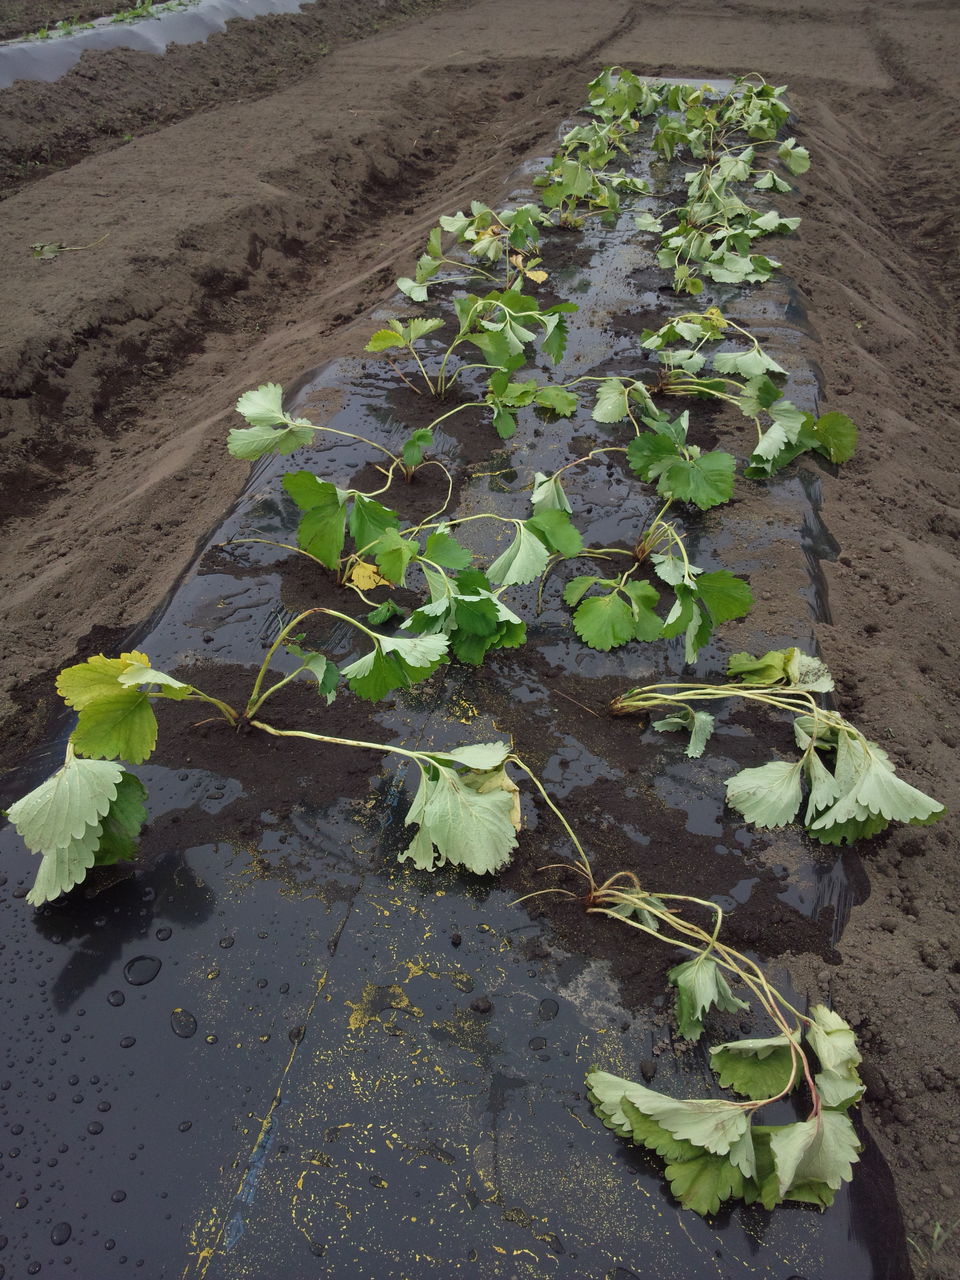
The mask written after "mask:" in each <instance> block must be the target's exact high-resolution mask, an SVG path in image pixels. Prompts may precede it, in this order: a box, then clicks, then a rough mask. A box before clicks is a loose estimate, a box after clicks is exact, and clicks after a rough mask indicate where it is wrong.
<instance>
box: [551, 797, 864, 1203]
mask: <svg viewBox="0 0 960 1280" xmlns="http://www.w3.org/2000/svg"><path fill="white" fill-rule="evenodd" d="M543 798H544V799H545V801H546V803H547V805H548V806H549V808H550V809H551V810H552V811H553V813H554V814H555V816H556V817H557V818H558V819H559V820H560V822H561V824H562V826H563V827H564V829H565V831H566V833H567V836H568V837H569V838H570V840H571V843H572V844H573V847H574V850H575V859H574V863H573V864H572V865H573V867H574V870H575V871H577V873H578V874H579V875H581V876H582V877H583V879H584V880H585V881H586V886H587V888H586V893H585V894H584V895H583V898H582V901H583V902H584V904H585V906H586V909H587V910H588V911H589V912H591V913H593V914H598V915H603V916H606V917H608V918H609V919H611V920H613V921H615V922H616V923H617V924H618V925H620V926H627V927H629V928H632V929H636V930H637V931H638V932H640V933H643V934H645V935H646V936H647V937H649V938H652V939H655V940H656V941H659V942H662V943H664V944H665V945H667V946H669V947H670V948H671V949H674V950H676V949H678V948H679V949H680V950H681V951H683V952H685V953H686V954H687V956H688V957H689V958H688V959H686V960H684V961H682V962H681V963H679V964H677V965H674V967H673V968H671V969H670V970H669V972H668V974H667V981H668V982H669V984H670V985H671V986H672V987H674V989H675V991H676V998H675V1003H674V1019H675V1021H676V1025H677V1030H678V1031H679V1033H680V1035H681V1036H682V1037H683V1039H685V1040H688V1041H692V1042H693V1041H698V1040H699V1039H700V1038H701V1036H702V1035H703V1033H704V1019H705V1017H706V1016H707V1015H708V1014H709V1013H710V1011H711V1010H713V1009H717V1010H719V1011H720V1012H725V1013H741V1012H745V1011H750V1008H751V1005H750V1003H749V1000H747V999H744V998H743V997H742V996H740V995H738V994H737V992H736V990H735V988H737V989H740V990H742V991H743V993H744V996H748V997H752V999H753V1000H754V1001H755V1002H756V1004H757V1006H758V1007H759V1009H760V1010H761V1011H762V1013H763V1014H764V1015H765V1016H766V1017H767V1018H768V1019H769V1021H770V1023H771V1024H772V1029H773V1032H774V1034H772V1035H768V1036H763V1037H759V1038H748V1039H741V1040H729V1041H725V1042H724V1043H721V1044H717V1045H714V1046H713V1047H712V1048H711V1049H710V1065H711V1068H712V1069H713V1071H714V1073H715V1074H716V1076H717V1080H718V1083H719V1085H720V1087H721V1088H723V1089H727V1090H730V1091H732V1092H733V1093H734V1094H736V1095H738V1097H737V1098H730V1097H717V1096H716V1095H714V1096H710V1097H698V1098H674V1097H671V1096H669V1095H667V1094H664V1093H659V1092H657V1091H655V1090H653V1089H649V1088H647V1087H646V1085H643V1084H640V1083H638V1082H636V1081H633V1080H629V1079H625V1078H623V1077H620V1076H615V1075H611V1074H610V1073H609V1072H606V1071H601V1070H599V1069H597V1068H594V1069H592V1070H591V1071H590V1072H588V1074H587V1080H586V1083H587V1089H588V1093H589V1098H590V1101H591V1103H592V1105H593V1109H594V1111H595V1112H596V1114H597V1116H598V1117H599V1119H600V1120H601V1121H602V1122H603V1123H604V1124H605V1125H606V1126H607V1128H609V1129H612V1130H613V1131H614V1132H615V1133H617V1134H618V1135H619V1136H620V1137H622V1138H626V1139H627V1140H629V1141H632V1142H634V1143H636V1144H637V1145H638V1146H641V1147H644V1148H646V1149H647V1150H649V1151H652V1152H654V1153H655V1154H657V1155H659V1156H660V1157H661V1158H662V1159H664V1160H665V1162H666V1168H665V1174H666V1178H667V1181H668V1182H669V1184H670V1189H671V1191H672V1193H673V1195H674V1196H675V1197H676V1199H677V1200H678V1201H679V1203H680V1204H681V1205H682V1206H683V1207H684V1208H686V1209H693V1210H694V1211H695V1212H697V1213H701V1214H705V1215H707V1214H715V1213H717V1212H718V1211H719V1210H720V1207H721V1205H722V1204H724V1203H726V1202H727V1201H729V1200H743V1201H744V1202H745V1203H747V1204H760V1205H762V1206H763V1207H764V1208H766V1209H773V1208H775V1207H776V1206H777V1205H779V1204H782V1203H784V1202H785V1201H799V1202H801V1203H804V1204H813V1205H816V1206H817V1207H819V1208H826V1207H828V1206H829V1205H831V1204H832V1203H833V1200H834V1197H835V1195H836V1192H837V1191H838V1190H839V1189H840V1187H841V1186H842V1184H843V1183H844V1182H849V1181H850V1180H851V1178H852V1176H853V1165H854V1164H855V1163H856V1162H857V1160H858V1158H859V1151H860V1141H859V1139H858V1137H857V1134H856V1131H855V1130H854V1127H853V1123H852V1121H851V1119H850V1116H849V1110H850V1108H851V1107H852V1106H853V1105H854V1104H856V1103H857V1102H858V1101H859V1099H860V1098H861V1096H862V1094H863V1091H864V1085H863V1082H862V1081H861V1079H860V1076H859V1073H858V1071H857V1067H858V1066H859V1064H860V1061H861V1055H860V1052H859V1050H858V1048H857V1045H856V1040H855V1037H854V1034H853V1031H852V1030H851V1028H850V1027H849V1026H848V1024H847V1023H846V1022H845V1021H844V1020H843V1019H842V1018H841V1017H840V1016H839V1015H838V1014H836V1013H834V1012H833V1011H832V1010H830V1009H828V1008H826V1007H825V1006H824V1005H814V1006H813V1007H812V1008H811V1009H810V1010H809V1011H808V1012H807V1013H802V1012H801V1011H800V1010H799V1009H797V1008H795V1007H794V1005H793V1004H792V1003H791V1002H790V1001H789V1000H788V999H787V998H786V996H784V995H783V994H782V993H781V992H780V991H778V990H777V989H776V988H775V987H774V986H773V985H772V983H771V982H770V981H769V979H768V978H767V977H766V975H765V973H764V972H763V969H762V968H761V967H760V965H759V964H757V962H756V961H754V960H752V959H750V958H749V957H748V956H746V955H744V954H743V953H742V952H739V951H736V950H735V949H734V948H732V947H730V946H728V945H727V944H726V943H724V942H723V941H722V940H721V938H720V933H721V929H722V925H723V910H722V908H721V907H720V906H718V904H717V903H715V902H712V901H709V900H706V899H703V898H696V897H693V896H692V895H690V894H685V893H665V892H659V891H657V892H655V891H651V890H648V889H645V888H644V887H643V885H642V882H641V881H640V879H639V878H638V877H637V876H636V875H635V873H633V872H632V871H621V872H617V873H615V874H614V875H612V876H610V877H609V878H608V879H607V880H605V881H603V883H601V884H598V883H597V882H596V880H595V878H594V875H593V870H592V868H591V865H590V861H589V859H588V857H587V855H586V853H585V852H584V849H583V846H582V844H581V842H580V840H579V839H578V837H577V835H576V833H575V831H574V830H573V828H572V827H571V826H570V823H569V822H568V821H567V819H566V818H565V817H564V815H563V813H562V812H561V811H560V810H559V809H558V808H557V806H556V805H555V804H554V803H553V802H552V801H551V800H550V798H549V796H546V795H544V797H543ZM560 865H562V866H564V867H566V866H568V865H569V864H566V863H564V864H560ZM547 869H548V868H544V870H547ZM542 893H556V894H560V895H562V896H564V897H568V898H573V899H576V898H577V895H576V894H575V893H573V892H572V891H571V890H568V889H547V890H541V891H540V892H539V893H537V894H532V895H529V896H531V897H537V896H540V894H542ZM694 913H698V914H702V913H707V914H708V916H709V917H710V918H711V923H710V925H709V926H708V927H705V926H703V925H701V924H700V923H698V921H697V919H696V918H695V916H694ZM801 1090H803V1091H805V1092H806V1095H807V1098H808V1109H807V1111H806V1115H805V1117H804V1119H802V1120H794V1121H792V1122H789V1123H786V1124H762V1123H759V1122H758V1120H757V1117H758V1114H759V1112H760V1111H761V1110H762V1109H763V1108H764V1107H768V1106H771V1105H773V1104H774V1103H778V1102H781V1101H783V1100H784V1099H788V1098H789V1099H794V1098H795V1099H796V1100H797V1101H799V1098H800V1096H801V1094H800V1091H801Z"/></svg>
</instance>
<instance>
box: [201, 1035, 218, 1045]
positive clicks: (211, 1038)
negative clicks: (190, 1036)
mask: <svg viewBox="0 0 960 1280" xmlns="http://www.w3.org/2000/svg"><path fill="white" fill-rule="evenodd" d="M203 1038H204V1040H206V1042H207V1044H216V1043H217V1040H218V1039H219V1037H218V1036H215V1035H209V1036H204V1037H203Z"/></svg>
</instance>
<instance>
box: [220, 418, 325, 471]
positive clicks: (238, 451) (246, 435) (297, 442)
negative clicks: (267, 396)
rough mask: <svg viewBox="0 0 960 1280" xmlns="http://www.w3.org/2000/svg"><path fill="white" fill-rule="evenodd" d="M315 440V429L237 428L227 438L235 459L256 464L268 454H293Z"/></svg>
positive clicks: (229, 450)
mask: <svg viewBox="0 0 960 1280" xmlns="http://www.w3.org/2000/svg"><path fill="white" fill-rule="evenodd" d="M312 439H313V427H304V426H289V427H283V428H282V429H281V430H274V429H273V428H272V427H235V428H234V429H233V430H232V431H231V432H230V433H229V434H228V436H227V450H228V452H229V453H230V456H231V457H233V458H241V459H243V460H244V461H248V462H255V461H256V460H257V459H258V458H262V457H263V456H264V455H265V454H267V453H283V454H286V453H293V451H294V450H295V449H300V448H302V446H303V445H305V444H309V443H310V441H311V440H312Z"/></svg>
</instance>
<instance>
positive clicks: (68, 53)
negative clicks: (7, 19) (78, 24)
mask: <svg viewBox="0 0 960 1280" xmlns="http://www.w3.org/2000/svg"><path fill="white" fill-rule="evenodd" d="M305 3H306V0H184V3H183V4H181V5H179V6H177V5H174V6H173V7H171V8H170V9H168V10H166V11H161V12H158V13H157V14H156V15H155V16H153V17H149V18H144V19H140V20H137V21H134V22H113V21H111V19H110V18H109V17H106V18H97V19H96V21H95V22H93V23H92V25H91V26H90V27H89V28H87V29H85V30H81V29H79V28H75V29H74V30H72V31H70V32H69V33H66V34H59V33H58V32H57V31H56V29H55V28H51V32H50V36H49V38H48V39H41V40H38V39H33V40H8V41H4V42H2V43H0V89H6V88H7V86H8V85H11V84H13V82H14V80H48V81H49V80H59V79H60V77H61V76H62V75H66V73H67V72H68V71H69V70H70V68H71V67H73V66H75V65H76V64H77V63H78V62H79V61H80V56H81V54H83V53H84V52H85V51H86V50H87V49H121V48H122V49H142V50H144V51H145V52H146V53H157V54H159V53H163V51H164V50H165V49H166V47H167V46H168V45H171V44H194V43H196V42H198V41H203V40H206V39H207V38H208V36H211V35H213V34H214V32H217V31H223V30H224V28H225V27H226V25H227V23H228V22H229V21H230V19H231V18H259V17H261V16H262V15H263V14H266V13H298V12H299V11H300V9H302V8H303V5H304V4H305Z"/></svg>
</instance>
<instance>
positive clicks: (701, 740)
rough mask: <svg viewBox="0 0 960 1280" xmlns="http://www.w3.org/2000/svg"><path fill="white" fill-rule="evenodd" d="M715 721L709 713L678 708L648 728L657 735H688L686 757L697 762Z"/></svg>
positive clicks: (689, 708)
mask: <svg viewBox="0 0 960 1280" xmlns="http://www.w3.org/2000/svg"><path fill="white" fill-rule="evenodd" d="M715 724H716V721H715V720H714V718H713V716H712V715H711V714H710V713H709V711H694V710H693V708H692V707H680V708H678V709H677V710H676V711H674V712H672V713H671V714H670V715H668V716H665V717H664V718H663V719H662V720H654V721H653V722H652V723H651V725H650V727H651V729H656V730H657V731H658V732H659V733H672V732H680V733H689V735H690V741H689V742H688V743H687V748H686V755H688V756H689V757H690V759H691V760H699V758H700V757H701V756H702V755H703V752H704V748H705V747H706V745H707V743H708V741H709V740H710V735H711V734H712V733H713V730H714V726H715Z"/></svg>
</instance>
